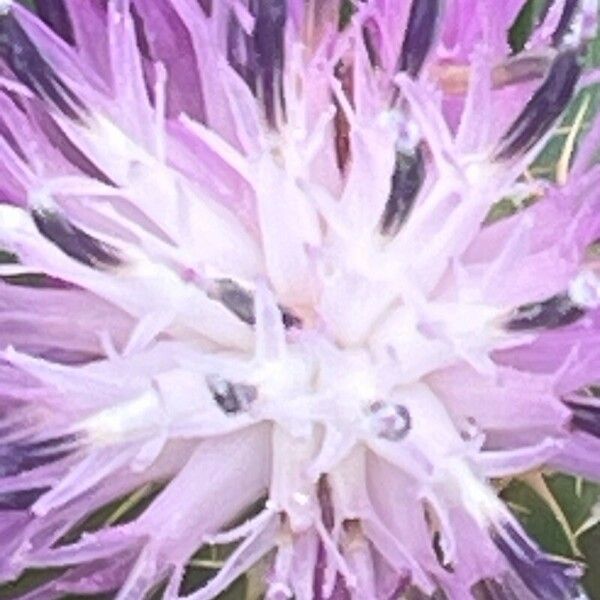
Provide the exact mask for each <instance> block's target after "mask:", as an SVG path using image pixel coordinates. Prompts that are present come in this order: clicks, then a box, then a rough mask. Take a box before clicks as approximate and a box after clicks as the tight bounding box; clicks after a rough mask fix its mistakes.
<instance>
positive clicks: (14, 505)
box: [0, 488, 50, 511]
mask: <svg viewBox="0 0 600 600" xmlns="http://www.w3.org/2000/svg"><path fill="white" fill-rule="evenodd" d="M49 489H50V488H35V489H32V490H19V491H17V492H5V493H2V494H0V511H3V510H6V511H9V510H10V511H13V510H27V509H29V508H31V506H33V505H34V504H35V503H36V501H37V500H38V499H39V498H40V497H41V496H43V495H44V494H45V493H46V492H47V491H48V490H49Z"/></svg>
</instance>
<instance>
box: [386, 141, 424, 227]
mask: <svg viewBox="0 0 600 600" xmlns="http://www.w3.org/2000/svg"><path fill="white" fill-rule="evenodd" d="M424 179H425V163H424V160H423V153H422V151H421V149H420V148H416V149H415V151H414V152H412V153H406V152H398V154H397V155H396V167H395V169H394V174H393V176H392V188H391V191H390V196H389V198H388V201H387V203H386V205H385V209H384V212H383V217H382V219H381V232H382V233H383V234H385V235H395V234H396V233H397V232H398V230H399V229H400V227H401V226H402V225H403V224H404V222H405V221H406V219H407V218H408V215H409V214H410V211H411V209H412V207H413V205H414V203H415V199H416V197H417V195H418V193H419V191H420V189H421V186H422V185H423V180H424Z"/></svg>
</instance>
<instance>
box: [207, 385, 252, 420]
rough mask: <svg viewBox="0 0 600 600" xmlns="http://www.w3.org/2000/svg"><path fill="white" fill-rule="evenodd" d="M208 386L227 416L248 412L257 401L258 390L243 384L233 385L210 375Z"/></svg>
mask: <svg viewBox="0 0 600 600" xmlns="http://www.w3.org/2000/svg"><path fill="white" fill-rule="evenodd" d="M206 384H207V385H208V389H209V390H210V392H211V394H212V395H213V398H214V399H215V402H216V403H217V404H218V405H219V408H220V409H221V410H222V411H223V412H224V413H225V414H227V415H236V414H238V413H240V412H242V411H244V410H246V409H247V408H248V407H249V406H250V405H251V404H252V402H254V400H256V388H255V387H253V386H251V385H245V384H242V383H231V382H230V381H227V380H226V379H223V378H222V377H220V376H219V375H209V376H208V377H207V378H206Z"/></svg>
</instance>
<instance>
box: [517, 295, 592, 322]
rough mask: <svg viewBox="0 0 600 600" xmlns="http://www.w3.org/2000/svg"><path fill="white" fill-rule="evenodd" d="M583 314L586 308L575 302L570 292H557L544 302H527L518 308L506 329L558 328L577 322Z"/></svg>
mask: <svg viewBox="0 0 600 600" xmlns="http://www.w3.org/2000/svg"><path fill="white" fill-rule="evenodd" d="M583 315H585V310H584V309H583V308H582V307H580V306H579V305H577V304H575V303H574V302H573V300H571V298H570V296H569V295H568V294H557V295H556V296H552V297H551V298H548V299H547V300H544V301H543V302H536V303H532V304H525V305H523V306H520V307H519V308H517V309H516V310H515V311H514V313H513V315H512V316H511V318H510V319H509V321H508V323H507V324H506V329H507V330H508V331H524V330H528V329H540V328H545V329H556V328H558V327H564V326H566V325H570V324H571V323H575V322H576V321H577V320H579V319H580V318H581V317H583Z"/></svg>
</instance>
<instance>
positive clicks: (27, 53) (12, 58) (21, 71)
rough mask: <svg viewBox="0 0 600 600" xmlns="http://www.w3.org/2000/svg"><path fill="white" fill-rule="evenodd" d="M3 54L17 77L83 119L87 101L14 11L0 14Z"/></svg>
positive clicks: (75, 116)
mask: <svg viewBox="0 0 600 600" xmlns="http://www.w3.org/2000/svg"><path fill="white" fill-rule="evenodd" d="M0 57H1V58H2V59H4V61H5V62H6V64H7V65H8V66H9V67H10V69H11V70H12V72H13V73H14V74H15V76H16V77H17V79H19V81H21V83H23V84H24V85H26V86H27V87H29V88H30V89H31V90H32V91H33V92H34V93H35V94H36V95H37V96H38V97H40V98H42V99H44V100H47V101H48V102H50V103H51V104H52V105H53V106H54V107H55V108H57V109H58V110H60V111H61V112H62V113H63V114H64V115H66V116H68V117H69V118H71V119H79V118H80V117H81V113H82V112H83V110H84V108H83V104H82V103H81V101H80V100H79V98H77V96H76V95H75V94H74V93H73V92H72V91H71V90H70V89H69V88H68V87H67V86H66V85H65V83H64V82H63V81H62V80H61V79H60V78H59V77H58V75H57V74H56V73H55V71H54V70H53V69H52V67H51V66H50V65H49V64H48V63H47V62H46V60H45V59H44V58H43V57H42V55H41V54H40V53H39V51H38V49H37V48H36V47H35V45H34V44H33V42H32V41H31V40H30V39H29V36H28V35H27V34H26V33H25V31H24V30H23V28H22V27H21V25H20V24H19V23H18V21H17V20H16V19H15V17H14V15H13V14H12V13H10V12H9V13H7V14H5V15H1V16H0Z"/></svg>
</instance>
